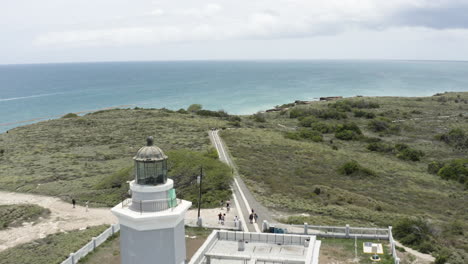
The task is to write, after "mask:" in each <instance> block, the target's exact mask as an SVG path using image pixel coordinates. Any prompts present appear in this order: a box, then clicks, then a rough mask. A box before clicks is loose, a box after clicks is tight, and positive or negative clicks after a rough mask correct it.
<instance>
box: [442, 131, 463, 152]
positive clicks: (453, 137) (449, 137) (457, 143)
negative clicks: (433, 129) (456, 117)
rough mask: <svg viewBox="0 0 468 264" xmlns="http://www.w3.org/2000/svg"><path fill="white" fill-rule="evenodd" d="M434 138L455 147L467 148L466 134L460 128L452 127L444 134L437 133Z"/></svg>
mask: <svg viewBox="0 0 468 264" xmlns="http://www.w3.org/2000/svg"><path fill="white" fill-rule="evenodd" d="M436 139H438V140H441V141H443V142H445V143H447V144H449V145H452V146H454V147H455V148H457V149H461V150H466V149H468V135H467V134H466V133H465V131H464V130H463V129H461V128H454V129H452V130H450V131H449V132H448V133H446V134H440V135H437V136H436Z"/></svg>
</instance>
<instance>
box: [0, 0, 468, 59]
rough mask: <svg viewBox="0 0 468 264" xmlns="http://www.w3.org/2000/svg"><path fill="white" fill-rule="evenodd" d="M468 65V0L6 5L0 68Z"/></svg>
mask: <svg viewBox="0 0 468 264" xmlns="http://www.w3.org/2000/svg"><path fill="white" fill-rule="evenodd" d="M199 59H202V60H203V59H204V60H210V59H217V60H218V59H422V60H468V0H212V1H206V0H11V1H10V0H1V1H0V64H11V63H46V62H76V61H129V60H130V61H136V60H199Z"/></svg>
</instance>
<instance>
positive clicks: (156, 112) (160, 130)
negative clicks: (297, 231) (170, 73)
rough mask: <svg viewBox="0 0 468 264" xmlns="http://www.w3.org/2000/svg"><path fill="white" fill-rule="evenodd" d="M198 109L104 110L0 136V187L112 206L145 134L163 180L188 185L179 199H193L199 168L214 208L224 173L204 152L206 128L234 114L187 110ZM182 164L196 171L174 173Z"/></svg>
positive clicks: (225, 192)
mask: <svg viewBox="0 0 468 264" xmlns="http://www.w3.org/2000/svg"><path fill="white" fill-rule="evenodd" d="M197 109H198V110H197ZM201 109H202V108H201V106H199V107H197V106H192V107H189V109H188V111H185V113H179V112H176V111H171V110H167V109H140V108H136V109H116V110H105V111H98V112H95V113H91V114H87V115H85V116H79V117H74V118H60V119H56V120H50V121H45V122H40V123H36V124H32V125H27V126H23V127H18V128H15V129H12V130H10V131H9V132H8V133H4V134H0V146H1V149H2V150H3V152H2V153H3V154H1V155H0V170H1V171H2V173H1V175H0V189H2V190H8V191H16V192H30V193H37V194H45V195H53V196H58V197H60V198H62V199H64V200H65V201H69V202H71V199H72V198H74V199H75V200H76V201H77V203H79V204H83V203H85V202H86V201H90V205H91V206H113V205H115V204H116V203H118V202H119V201H121V199H122V196H123V195H125V194H126V193H127V188H128V184H127V183H126V181H127V180H130V179H131V178H132V173H133V169H132V166H133V160H132V157H133V156H134V155H135V153H136V152H137V151H138V149H139V148H140V147H142V146H144V145H145V144H146V137H147V136H150V135H151V136H154V138H155V144H156V145H157V146H158V147H160V148H161V149H162V150H163V151H164V152H165V153H166V154H167V155H168V157H169V163H170V164H171V168H172V169H171V170H170V172H169V177H175V178H177V181H176V184H181V183H182V184H185V185H187V186H182V185H181V186H180V188H179V189H177V191H178V194H177V195H178V196H179V197H190V198H192V197H194V196H195V195H193V193H195V190H196V182H194V180H195V179H196V175H197V173H198V170H199V167H200V166H201V165H204V166H205V167H206V173H207V174H206V175H207V178H211V177H216V179H217V180H218V179H219V181H214V182H213V185H210V183H209V181H206V187H207V189H206V190H207V192H208V193H209V194H207V195H206V196H204V199H207V200H206V201H205V202H204V203H202V204H203V205H204V206H210V205H213V204H214V202H213V200H216V199H219V200H222V199H225V197H226V196H228V195H229V194H230V190H229V188H228V187H226V186H227V185H228V183H229V181H230V180H229V178H230V170H229V169H226V168H224V167H223V166H224V165H223V164H221V163H220V162H219V161H217V160H215V159H213V158H211V159H210V158H209V157H208V156H209V155H208V154H206V153H208V151H211V152H212V150H211V144H210V141H209V137H208V133H207V131H208V130H210V129H211V128H213V127H226V126H228V123H229V122H230V120H231V119H237V118H238V117H236V116H229V117H213V116H205V115H198V114H196V113H194V112H193V111H199V110H201ZM237 120H238V119H237ZM207 155H208V156H207ZM183 164H188V165H192V166H193V167H194V169H195V170H196V171H181V170H179V171H178V172H177V168H178V166H183ZM211 175H216V176H211ZM189 183H190V184H191V186H192V185H193V186H192V187H189ZM177 187H178V186H176V188H177ZM213 188H216V189H217V190H216V191H213ZM186 192H188V193H186ZM205 197H206V198H205Z"/></svg>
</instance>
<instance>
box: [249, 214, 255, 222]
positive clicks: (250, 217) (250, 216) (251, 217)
mask: <svg viewBox="0 0 468 264" xmlns="http://www.w3.org/2000/svg"><path fill="white" fill-rule="evenodd" d="M253 218H254V216H253V214H250V215H249V220H250V223H251V224H253Z"/></svg>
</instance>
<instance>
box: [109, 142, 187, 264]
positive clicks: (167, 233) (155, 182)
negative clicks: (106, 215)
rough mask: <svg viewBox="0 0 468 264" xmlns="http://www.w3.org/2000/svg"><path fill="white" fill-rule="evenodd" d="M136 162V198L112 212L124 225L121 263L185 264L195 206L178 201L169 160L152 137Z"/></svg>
mask: <svg viewBox="0 0 468 264" xmlns="http://www.w3.org/2000/svg"><path fill="white" fill-rule="evenodd" d="M133 160H134V163H135V171H134V174H135V178H134V180H133V181H131V182H130V190H131V196H132V197H131V199H128V200H126V201H124V202H122V203H120V204H118V205H116V206H115V207H114V208H112V209H111V211H112V213H113V214H114V215H115V216H116V217H117V218H118V219H119V223H120V255H121V260H122V261H121V263H122V264H150V263H151V264H159V263H160V264H182V263H185V258H186V254H185V226H184V217H185V213H186V212H187V210H188V209H189V208H190V207H191V205H192V203H191V202H189V201H185V200H181V199H177V197H176V193H175V189H174V182H173V181H172V180H171V179H168V178H167V156H166V155H165V154H164V152H163V151H162V150H161V149H160V148H158V147H156V146H154V144H153V138H152V137H148V139H147V144H146V146H144V147H142V148H140V150H138V152H137V153H136V155H135V157H134V158H133Z"/></svg>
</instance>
